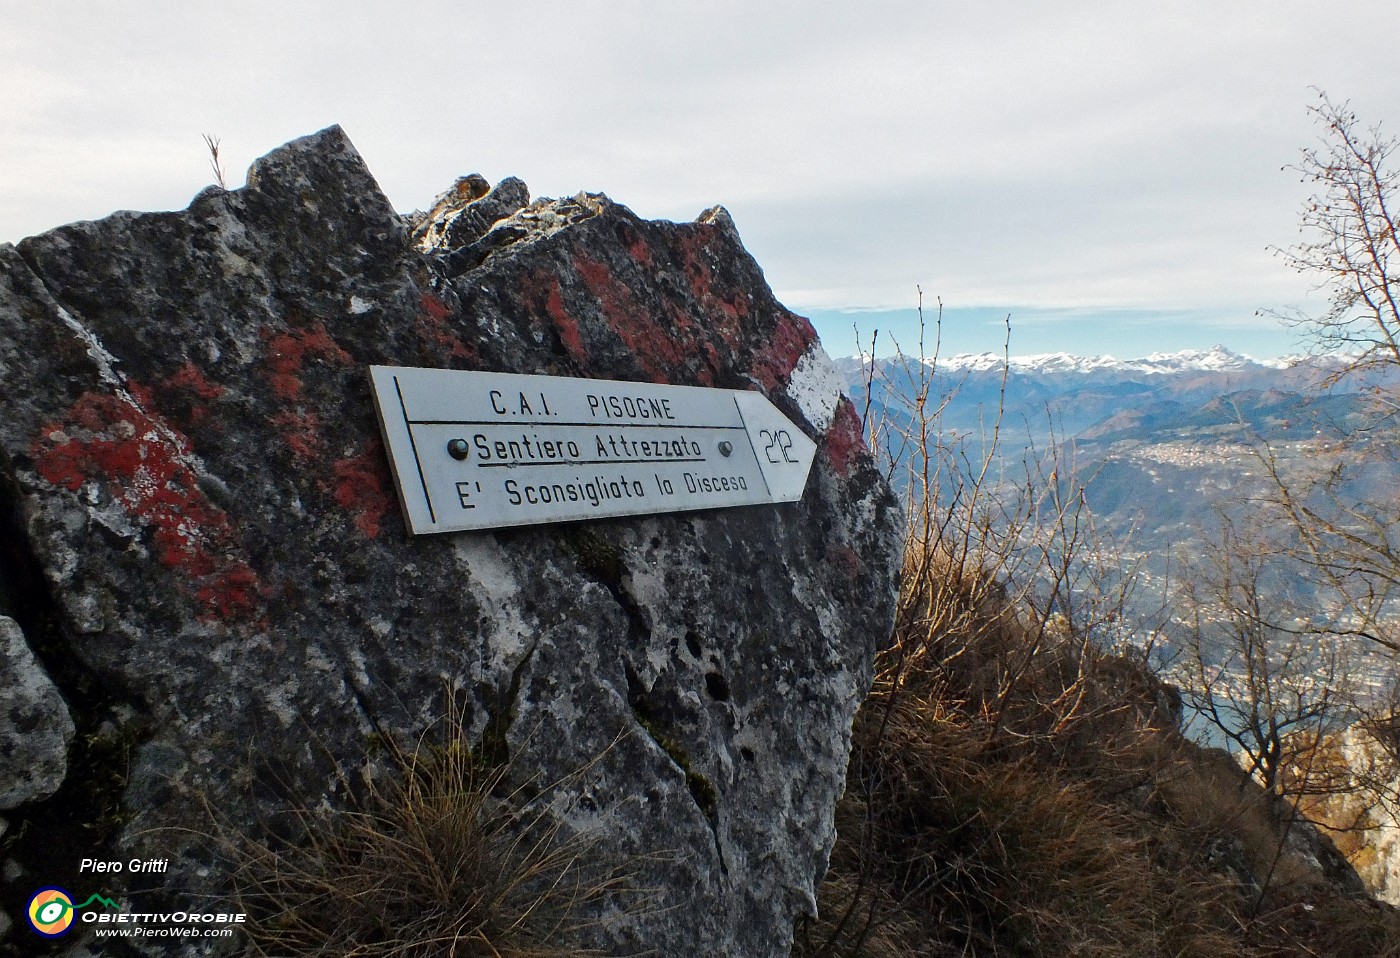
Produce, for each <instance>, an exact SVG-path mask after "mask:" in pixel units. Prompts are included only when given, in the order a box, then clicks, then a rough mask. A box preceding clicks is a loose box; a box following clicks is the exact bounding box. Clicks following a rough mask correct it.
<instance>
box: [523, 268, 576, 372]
mask: <svg viewBox="0 0 1400 958" xmlns="http://www.w3.org/2000/svg"><path fill="white" fill-rule="evenodd" d="M530 285H531V286H533V287H535V288H542V289H544V290H545V298H544V311H545V313H546V314H547V315H548V316H549V320H550V322H551V323H553V324H554V328H555V329H556V330H557V331H558V332H559V341H560V342H561V343H563V344H564V348H565V349H566V350H568V353H569V355H570V356H572V357H574V359H576V360H578V361H579V362H581V363H582V362H586V361H587V360H588V349H587V348H586V347H585V346H584V345H583V332H582V331H581V330H580V329H579V328H578V320H576V319H574V318H573V317H572V316H570V315H569V311H568V309H566V308H565V306H564V289H563V287H561V286H560V285H559V277H557V276H552V275H550V274H549V273H545V272H543V271H536V272H535V273H534V274H533V275H532V276H531V278H530Z"/></svg>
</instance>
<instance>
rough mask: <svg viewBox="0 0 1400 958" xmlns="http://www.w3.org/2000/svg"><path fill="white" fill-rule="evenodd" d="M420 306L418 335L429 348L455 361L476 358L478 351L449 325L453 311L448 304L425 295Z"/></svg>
mask: <svg viewBox="0 0 1400 958" xmlns="http://www.w3.org/2000/svg"><path fill="white" fill-rule="evenodd" d="M419 305H420V307H421V311H420V312H419V313H418V323H417V329H418V334H419V335H420V336H421V337H422V338H423V339H424V340H425V341H426V342H427V344H428V345H429V346H431V347H432V348H434V349H437V350H440V351H442V352H443V353H445V354H446V355H447V356H448V357H450V358H453V359H475V358H476V355H477V354H476V350H475V349H473V348H472V347H471V346H470V345H468V344H467V343H464V342H463V341H462V339H461V337H460V336H458V335H457V334H456V333H454V332H453V331H452V327H451V326H450V325H449V324H448V322H447V320H448V318H449V317H450V316H451V315H452V310H451V309H450V308H448V306H447V304H446V303H444V302H443V301H442V300H440V299H438V298H437V297H436V296H434V295H433V294H432V293H423V294H422V296H421V297H419Z"/></svg>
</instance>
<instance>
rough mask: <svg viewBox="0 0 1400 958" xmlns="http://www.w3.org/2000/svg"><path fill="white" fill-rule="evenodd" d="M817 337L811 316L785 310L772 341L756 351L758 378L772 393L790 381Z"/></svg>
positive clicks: (756, 375) (754, 359) (756, 374)
mask: <svg viewBox="0 0 1400 958" xmlns="http://www.w3.org/2000/svg"><path fill="white" fill-rule="evenodd" d="M816 338H817V331H816V330H815V329H813V328H812V324H811V323H810V322H808V321H807V319H805V318H804V317H802V316H798V315H797V314H796V313H791V312H788V311H787V310H783V311H782V313H781V314H780V315H779V316H778V322H777V324H776V325H775V326H774V327H773V333H772V336H771V337H770V338H769V340H768V343H767V344H766V345H764V346H763V348H762V349H759V350H757V351H756V352H755V353H754V357H753V377H754V379H756V380H758V381H759V382H760V383H761V384H762V385H763V388H764V389H766V390H768V391H769V392H773V391H774V390H776V389H778V388H779V387H780V386H781V385H783V384H784V383H786V382H787V380H788V377H790V376H791V375H792V371H793V370H794V369H795V368H797V363H798V361H799V360H800V359H802V356H803V354H804V353H806V352H807V347H809V346H811V345H812V342H813V340H815V339H816Z"/></svg>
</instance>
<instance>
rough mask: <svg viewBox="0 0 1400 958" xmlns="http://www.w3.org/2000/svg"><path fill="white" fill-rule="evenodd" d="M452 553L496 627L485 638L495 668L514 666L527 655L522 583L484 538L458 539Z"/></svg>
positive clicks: (491, 541) (495, 546)
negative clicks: (520, 600)
mask: <svg viewBox="0 0 1400 958" xmlns="http://www.w3.org/2000/svg"><path fill="white" fill-rule="evenodd" d="M453 549H454V550H455V551H456V553H457V558H458V560H459V562H460V563H461V566H462V567H463V568H465V569H466V571H467V574H468V575H470V576H471V581H472V595H473V596H474V597H475V598H476V600H477V601H478V602H479V603H480V604H481V609H482V612H483V613H485V614H486V615H487V616H489V617H490V618H491V619H492V620H493V621H494V623H495V625H496V628H495V629H494V631H493V632H492V633H491V634H490V635H488V636H486V641H487V643H488V644H489V646H490V648H491V653H492V658H493V659H494V662H493V663H492V666H493V668H503V667H506V666H508V665H512V664H513V663H515V662H516V661H517V660H518V659H519V658H520V656H521V655H523V654H524V652H525V647H526V642H525V633H526V625H525V620H524V617H523V616H522V615H521V613H520V603H519V601H518V599H519V596H520V580H519V579H518V578H517V577H516V575H515V573H514V571H513V570H512V569H511V567H510V565H509V564H508V563H507V562H506V560H505V554H504V552H503V551H502V549H501V547H500V545H499V544H498V543H497V542H496V541H495V540H494V539H491V538H488V537H485V536H457V537H456V541H455V542H454V543H453Z"/></svg>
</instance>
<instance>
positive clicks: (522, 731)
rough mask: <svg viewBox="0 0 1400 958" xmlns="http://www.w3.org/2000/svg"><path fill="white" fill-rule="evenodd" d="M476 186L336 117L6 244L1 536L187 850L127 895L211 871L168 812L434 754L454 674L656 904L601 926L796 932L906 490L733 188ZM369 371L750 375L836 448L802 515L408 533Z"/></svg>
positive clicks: (60, 647)
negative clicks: (440, 189) (664, 207)
mask: <svg viewBox="0 0 1400 958" xmlns="http://www.w3.org/2000/svg"><path fill="white" fill-rule="evenodd" d="M476 179H479V178H476ZM484 186H485V184H484V182H482V183H478V182H476V181H475V180H473V179H472V178H467V179H464V180H463V181H459V184H458V187H455V188H454V190H452V191H449V193H448V194H444V197H443V198H442V199H441V200H440V201H439V203H438V206H437V208H436V211H435V212H434V213H432V214H427V215H420V216H417V217H403V216H400V215H399V214H397V213H396V212H395V211H394V210H393V209H392V208H391V206H390V204H389V202H388V201H387V199H386V198H385V197H384V196H383V195H382V193H381V192H380V190H379V189H378V187H377V185H376V184H375V182H374V180H373V178H372V177H371V175H370V174H369V172H368V171H367V170H366V168H365V166H364V164H363V162H362V160H361V158H360V157H359V155H358V154H357V152H356V151H355V149H354V147H353V146H352V145H351V144H350V142H349V140H348V139H347V138H346V136H345V135H344V133H342V132H341V131H340V130H339V129H338V128H334V127H333V128H331V129H328V130H326V131H323V132H321V133H319V134H316V135H314V136H310V137H307V138H304V139H302V140H298V141H294V142H292V143H290V144H288V145H286V146H285V147H282V148H281V149H279V150H277V151H275V152H274V153H272V154H270V155H269V156H267V157H265V158H264V159H262V160H260V161H258V162H257V163H255V164H254V166H253V167H252V169H251V170H250V172H249V175H248V183H247V186H246V187H245V188H243V189H239V190H235V191H229V192H224V191H220V190H207V191H205V192H204V193H201V194H200V196H199V197H197V198H196V199H195V201H194V202H193V203H192V204H191V206H190V208H189V209H187V210H184V211H181V212H174V213H149V214H136V213H119V214H116V215H113V216H111V217H109V218H107V219H105V220H101V221H98V222H90V223H76V224H72V225H69V226H65V227H62V228H59V229H56V230H53V231H52V232H50V233H47V234H44V235H42V236H38V237H35V238H32V239H28V240H25V241H23V242H21V243H20V244H18V245H17V246H9V245H5V246H0V383H3V389H0V498H3V499H4V500H5V501H4V502H0V511H3V512H4V514H5V515H7V516H9V517H10V518H9V519H8V520H7V522H8V526H7V528H6V529H4V530H0V531H3V532H4V534H5V535H8V536H10V537H12V538H13V540H14V541H15V542H16V543H18V546H19V550H20V551H21V552H23V556H24V558H23V562H25V563H29V564H31V565H32V566H33V567H34V568H35V569H38V570H40V571H41V573H42V576H41V580H40V588H39V589H37V590H36V591H39V592H44V593H45V595H44V596H42V597H36V596H30V597H29V599H31V600H33V601H35V602H39V603H40V604H41V605H44V606H45V608H48V609H49V610H50V612H49V614H50V616H51V618H52V619H53V620H54V622H55V634H56V636H57V637H56V638H53V639H52V640H51V641H48V642H47V643H46V644H45V646H44V648H45V649H46V650H47V651H45V652H44V664H45V666H46V667H48V668H49V671H50V672H51V673H52V674H53V675H54V676H55V678H56V679H58V680H59V684H60V687H61V688H63V691H64V694H65V696H67V697H68V698H69V704H70V706H71V707H72V711H73V714H74V717H75V719H76V720H77V721H78V725H79V731H80V732H81V731H82V730H83V729H84V728H88V729H92V730H95V729H96V728H97V726H99V725H102V726H103V727H104V728H105V729H106V733H105V734H106V735H107V736H108V738H109V739H114V740H116V741H120V742H125V743H129V745H130V747H129V748H123V749H113V750H111V754H113V755H125V756H128V758H127V759H126V761H127V762H128V763H129V767H126V768H123V769H120V770H119V771H120V772H121V774H120V775H119V776H115V778H114V779H112V780H115V781H117V782H118V783H119V788H120V794H119V798H120V814H119V815H117V816H112V820H113V821H115V822H116V824H115V825H114V826H113V828H112V831H111V835H110V838H109V839H108V841H109V843H110V845H111V848H110V850H111V852H112V854H111V856H110V857H112V858H113V859H117V858H120V859H129V858H133V857H139V856H149V857H159V858H168V859H170V865H169V869H168V871H167V872H165V873H164V874H160V875H143V876H140V877H139V879H138V878H134V877H133V878H128V879H126V888H125V890H126V892H127V893H128V894H129V895H131V896H132V898H133V900H135V901H137V902H139V903H152V902H154V901H156V900H164V901H168V902H172V903H179V902H186V903H187V902H188V900H189V896H190V894H192V893H195V892H198V893H205V892H208V893H210V894H214V895H218V894H222V893H225V892H226V889H227V876H224V875H222V874H221V872H220V869H219V865H218V863H217V862H213V863H212V864H213V867H212V868H211V867H210V865H211V862H210V860H209V859H208V857H207V852H206V851H204V847H203V846H202V845H201V843H199V842H197V841H195V840H193V839H187V838H183V837H182V835H183V834H184V833H181V832H172V831H165V832H161V831H152V829H161V828H165V827H167V826H188V827H194V828H196V829H197V828H199V827H200V826H201V821H200V819H199V814H200V809H201V808H203V807H204V806H203V804H202V802H201V801H200V800H199V799H201V798H202V799H205V800H207V801H208V802H209V803H210V805H211V806H212V807H215V808H218V809H219V810H220V812H221V814H223V815H224V816H225V817H226V818H227V819H228V820H230V821H233V822H235V823H237V824H239V825H240V826H242V827H253V828H255V827H256V826H257V825H258V823H259V822H262V821H264V820H266V819H267V817H268V816H269V815H270V814H271V813H272V812H273V811H275V810H276V809H278V808H280V807H281V805H282V803H285V801H286V800H287V798H286V796H287V795H289V794H296V795H300V796H303V797H304V796H306V795H308V794H309V795H311V796H315V797H319V796H321V795H323V794H324V795H327V796H328V798H327V800H328V801H330V802H336V801H338V800H339V799H338V797H337V795H336V794H335V776H334V775H333V774H331V768H332V766H333V764H335V763H341V764H343V765H345V766H353V765H355V764H356V763H357V762H360V761H361V760H362V756H363V755H364V754H365V751H366V743H367V742H368V741H370V740H372V739H373V738H374V737H376V736H381V735H392V736H402V737H404V738H405V739H406V740H409V741H411V740H413V738H414V737H415V736H417V735H419V734H421V733H422V731H423V730H424V729H425V728H427V727H428V726H430V725H431V724H432V723H433V722H434V721H435V720H436V719H437V718H438V717H439V716H440V714H441V712H442V708H443V697H444V687H445V686H446V687H448V688H450V689H452V690H453V691H454V692H455V693H456V694H457V697H458V699H459V701H461V702H462V703H464V704H463V706H462V707H463V709H464V714H465V716H466V721H467V722H468V724H469V726H470V733H471V735H472V736H474V737H475V738H477V739H481V738H482V737H483V736H485V735H487V734H488V731H490V730H495V731H494V732H493V733H492V734H503V741H504V744H505V746H506V748H508V750H509V753H510V759H511V763H512V764H511V768H512V769H513V770H514V772H513V774H516V775H518V776H520V777H521V778H522V780H523V779H531V780H534V781H540V782H555V781H559V780H567V784H566V785H565V786H563V793H562V794H559V795H556V796H555V797H554V798H553V799H551V801H552V806H551V807H552V811H551V814H553V815H556V816H558V817H559V818H560V819H562V820H563V821H564V823H565V826H566V829H568V830H579V831H586V832H588V833H589V834H590V835H591V836H593V838H594V843H593V845H592V847H594V848H597V849H606V850H607V852H608V854H610V855H616V856H618V857H619V859H620V860H622V859H625V860H628V861H630V862H631V864H630V865H629V868H630V869H631V871H632V875H633V881H634V883H635V885H636V886H637V887H644V888H648V889H654V893H653V894H652V895H651V896H650V898H649V900H648V903H647V907H646V908H645V909H632V910H630V911H629V910H628V909H625V908H620V909H619V912H618V914H616V915H615V916H614V920H612V921H610V922H608V923H607V924H605V925H602V926H596V927H593V928H591V929H589V930H588V931H586V932H584V933H582V934H583V935H584V937H585V938H587V939H588V940H587V941H586V942H585V943H590V944H592V945H594V946H597V947H600V948H602V949H604V950H605V951H607V952H609V953H616V954H628V953H636V952H640V951H642V950H645V949H654V950H655V951H656V953H658V954H673V955H707V956H723V955H732V956H736V958H738V956H743V958H755V956H766V955H783V954H786V953H787V948H788V945H789V942H790V938H791V929H792V922H793V919H794V917H795V916H796V915H797V914H799V913H801V912H805V911H807V910H809V909H811V908H812V907H813V904H812V902H813V888H814V885H815V883H816V882H817V881H818V880H819V879H820V877H821V874H822V872H823V870H824V867H825V861H826V856H827V853H828V851H829V849H830V845H831V842H832V840H833V825H832V817H833V809H834V805H835V802H836V799H837V796H838V795H839V793H840V791H841V789H842V785H843V781H844V775H845V764H846V756H847V751H848V744H849V730H850V724H851V719H852V716H853V714H854V712H855V710H856V707H857V706H858V705H859V703H860V701H861V700H862V698H863V696H864V694H865V692H866V691H867V688H868V686H869V683H870V680H871V675H872V657H873V654H874V652H875V651H876V649H877V647H878V646H879V645H880V643H881V642H882V641H883V640H884V639H885V638H886V637H887V636H888V634H889V629H890V624H891V619H892V615H893V605H894V599H895V589H896V573H897V569H898V565H899V558H900V547H899V542H900V533H901V532H902V528H903V527H902V520H901V517H900V513H899V509H898V506H897V504H896V502H895V500H894V499H893V497H892V496H891V493H890V491H889V489H888V488H887V486H886V484H885V483H884V482H883V480H882V479H881V477H880V476H879V474H878V473H877V471H876V470H875V469H874V468H873V467H872V465H871V463H870V461H869V459H868V458H867V456H866V455H865V453H864V449H863V446H862V443H861V438H860V435H861V434H860V424H859V422H858V418H857V416H856V414H855V412H854V410H853V408H852V406H851V404H850V402H849V401H848V400H846V399H844V398H842V397H841V396H840V387H841V384H840V381H839V378H838V377H837V376H836V375H835V374H834V371H833V370H832V369H831V367H830V363H829V362H828V361H827V360H826V358H825V355H824V354H823V353H822V351H821V347H820V345H819V344H818V343H817V342H816V339H815V335H814V333H813V330H812V328H811V326H810V324H809V323H807V321H806V320H804V319H802V318H800V317H798V316H796V315H794V314H793V313H791V312H789V311H788V310H787V309H785V308H784V307H783V306H782V305H781V304H779V303H778V302H777V301H776V300H775V298H774V297H773V294H772V292H771V291H770V290H769V288H768V286H767V285H766V283H765V282H764V279H763V275H762V272H761V271H760V269H759V267H758V266H757V264H756V263H755V262H754V261H753V259H752V258H751V257H750V256H749V255H748V254H747V252H746V251H745V250H744V248H743V246H742V245H741V243H740V241H739V238H738V234H737V232H736V231H735V228H734V226H733V224H732V222H731V221H730V219H729V216H728V214H726V213H725V212H724V211H723V210H721V209H718V208H716V209H714V210H711V211H709V212H707V213H705V214H703V215H702V216H701V217H700V218H699V219H698V220H697V221H696V222H694V223H683V224H676V223H669V222H647V221H643V220H641V219H639V218H638V217H636V216H635V215H634V214H632V213H631V211H629V210H628V209H626V208H625V207H623V206H620V205H617V204H615V203H613V202H611V201H609V200H608V199H607V198H606V197H604V196H601V195H596V194H579V195H578V196H576V197H573V198H571V199H564V200H539V201H536V202H534V203H532V204H528V205H527V201H528V191H526V190H525V188H524V184H521V183H519V181H514V180H511V181H506V182H504V183H503V184H501V185H499V186H497V187H496V188H495V189H494V190H489V191H486V192H483V188H484ZM375 363H383V364H391V365H405V366H428V367H450V368H461V369H479V370H495V371H509V372H520V373H534V374H547V375H554V376H574V377H591V378H605V379H624V380H634V381H647V382H667V383H678V384H688V385H702V386H717V387H725V388H737V389H757V390H761V391H762V392H764V393H765V394H766V395H767V396H768V397H769V398H770V399H771V400H772V401H773V402H774V403H775V404H776V405H777V406H778V407H779V408H780V409H782V410H783V411H784V412H785V414H787V415H788V416H789V418H791V419H792V420H793V421H794V422H796V423H798V424H799V425H800V426H801V428H803V429H805V430H806V431H807V432H808V434H809V435H810V436H812V438H813V439H815V440H816V441H817V443H818V456H817V462H816V464H815V465H814V467H813V470H812V475H811V477H810V479H809V481H808V486H807V490H806V493H805V495H804V497H803V499H802V501H801V502H800V503H793V504H788V505H782V506H761V507H747V508H741V509H731V510H717V511H711V512H699V513H682V514H675V515H657V516H652V517H645V518H640V519H628V520H622V521H607V520H600V521H593V522H585V523H574V524H569V525H559V526H546V527H533V528H529V529H524V530H505V531H499V532H492V533H469V534H455V535H440V536H428V537H419V538H412V537H410V536H409V535H408V534H407V532H406V530H405V527H404V524H403V521H402V519H401V517H400V514H399V511H398V506H397V503H396V501H395V496H394V492H393V490H392V487H391V479H390V473H389V468H388V462H387V460H386V456H385V451H384V449H383V448H382V446H381V443H380V440H379V436H378V429H377V426H376V421H375V413H374V410H373V406H372V403H371V398H370V390H369V383H368V376H367V366H368V365H370V364H375ZM0 555H9V552H0ZM4 571H5V570H0V573H3V572H4ZM2 577H3V576H2V575H0V578H2ZM41 598H42V601H41ZM23 601H27V600H25V599H24V597H21V602H23ZM32 611H33V610H31V612H32ZM40 611H42V610H40ZM36 616H38V617H42V616H39V612H33V615H32V616H31V617H36ZM15 617H16V618H17V619H18V620H20V621H21V622H22V623H23V622H25V621H26V619H25V616H24V615H21V614H19V613H18V612H17V613H16V615H15ZM59 659H62V662H61V663H60V662H59V661H58V660H59ZM39 684H40V683H38V682H37V681H36V683H35V685H36V687H37V686H38V685H39ZM114 729H115V732H114ZM95 761H96V760H95V759H93V760H88V761H86V764H85V766H84V767H83V768H82V769H79V768H76V767H75V768H74V770H72V771H70V773H69V778H70V784H71V785H72V787H73V791H74V792H75V793H76V794H83V788H85V787H87V786H88V785H90V782H89V781H88V780H89V779H91V778H94V777H100V776H101V775H105V774H107V773H108V772H110V771H111V770H110V769H107V770H104V769H100V768H96V767H94V765H93V762H95ZM67 793H68V789H67V787H65V790H64V791H63V792H61V793H60V796H59V798H63V796H64V795H65V794H67ZM74 801H77V800H76V799H74ZM24 816H25V809H24V808H23V807H21V808H19V809H18V811H16V812H15V813H14V814H13V815H11V816H9V817H10V818H11V825H12V826H16V825H18V824H19V823H20V822H21V821H22V820H23V819H24ZM69 846H71V847H69ZM69 846H65V847H69V851H67V852H65V854H76V852H75V851H73V849H76V848H77V847H78V846H77V845H76V844H74V843H69ZM27 854H29V855H30V856H31V859H32V857H33V856H34V855H35V854H37V852H35V851H33V850H32V849H31V850H30V851H29V852H27ZM64 861H66V859H65V860H64ZM64 861H59V860H54V861H50V862H36V861H32V860H31V861H28V862H21V864H23V865H24V866H25V867H26V868H27V869H28V870H29V872H30V873H32V874H34V875H36V876H38V875H40V873H41V871H42V869H43V868H48V869H49V871H46V872H43V876H44V877H45V878H46V880H49V881H54V882H57V881H58V880H59V878H60V877H61V869H62V868H63V867H68V868H69V869H70V870H71V869H72V868H75V867H76V865H77V862H76V860H74V861H73V862H71V863H68V864H67V865H65V864H64ZM55 869H58V870H59V871H55ZM143 896H144V897H143ZM162 896H164V897H163V898H162ZM590 936H591V937H590ZM140 947H148V946H145V945H142V946H140ZM149 947H154V946H149ZM180 947H183V948H187V949H192V950H193V951H195V952H197V951H198V947H199V946H197V945H195V944H188V945H181V946H180Z"/></svg>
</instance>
